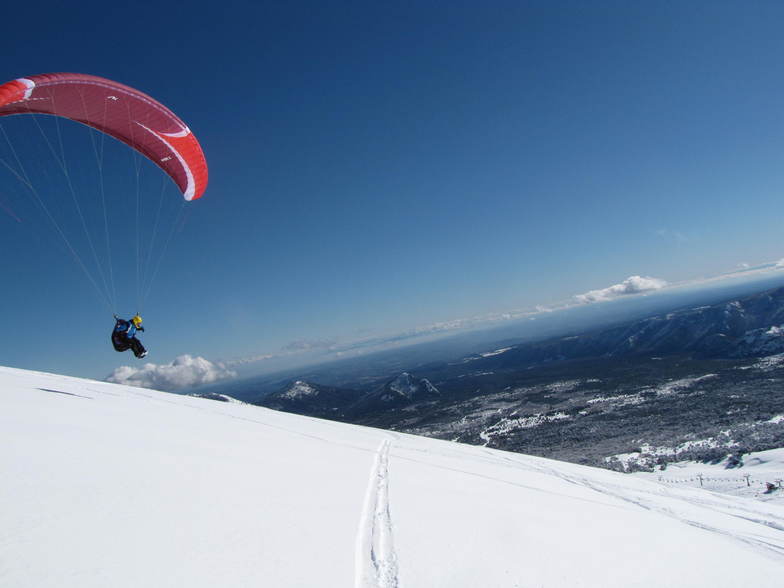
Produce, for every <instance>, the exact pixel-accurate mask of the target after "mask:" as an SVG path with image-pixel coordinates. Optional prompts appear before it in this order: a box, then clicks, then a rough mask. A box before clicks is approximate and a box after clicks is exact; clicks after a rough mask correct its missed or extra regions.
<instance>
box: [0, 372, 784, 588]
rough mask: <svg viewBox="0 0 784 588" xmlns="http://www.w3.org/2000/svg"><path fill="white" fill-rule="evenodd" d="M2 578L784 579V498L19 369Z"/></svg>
mask: <svg viewBox="0 0 784 588" xmlns="http://www.w3.org/2000/svg"><path fill="white" fill-rule="evenodd" d="M0 401H1V402H2V410H0V444H1V445H2V447H3V449H4V450H3V451H2V452H0V472H2V483H0V504H2V507H0V586H9V587H11V586H13V587H14V588H27V587H30V588H32V587H35V588H47V587H58V588H61V587H62V588H67V587H79V588H90V587H102V588H103V587H106V586H112V587H113V588H125V587H138V586H155V587H163V588H166V587H171V588H174V587H181V586H188V588H201V587H210V588H214V586H274V587H287V586H298V587H299V586H302V587H305V586H308V587H309V586H325V587H332V586H334V587H341V588H342V587H351V586H353V587H354V588H392V587H397V588H416V587H426V588H440V587H443V588H446V587H449V588H476V587H478V586H481V587H506V586H509V587H512V586H526V587H527V586H547V587H548V588H551V587H569V588H572V587H576V586H596V587H599V586H601V587H602V588H612V587H624V588H626V587H648V586H650V587H654V586H656V587H659V586H690V587H691V586H706V587H707V586H710V587H711V588H716V587H730V586H732V587H736V586H752V585H770V586H774V585H778V583H779V581H780V578H781V575H782V572H784V507H783V506H781V505H777V504H772V503H768V502H759V501H753V500H749V499H745V498H740V497H736V496H727V495H722V494H718V493H713V492H708V491H705V490H702V489H699V488H689V487H679V486H678V487H676V486H677V485H675V484H665V483H661V482H659V481H658V480H655V479H653V480H649V479H643V478H642V477H636V476H631V475H623V474H618V473H615V472H610V471H606V470H601V469H594V468H588V467H584V466H578V465H574V464H568V463H562V462H557V461H553V460H547V459H542V458H534V457H529V456H525V455H519V454H514V453H507V452H503V451H497V450H491V449H487V448H482V447H472V446H466V445H460V444H456V443H452V442H448V441H439V440H435V439H427V438H420V437H415V436H411V435H403V434H397V433H393V432H389V431H382V430H377V429H371V428H366V427H359V426H352V425H346V424H343V423H335V422H330V421H323V420H318V419H313V418H307V417H301V416H296V415H292V414H286V413H279V412H275V411H271V410H268V409H263V408H259V407H255V406H251V405H247V404H241V403H227V402H217V401H213V400H208V399H203V398H195V397H191V396H179V395H173V394H168V393H163V392H156V391H153V390H148V389H143V388H134V387H130V386H125V385H117V384H110V383H105V382H95V381H89V380H80V379H77V378H70V377H65V376H57V375H51V374H42V373H36V372H27V371H22V370H16V369H12V368H0Z"/></svg>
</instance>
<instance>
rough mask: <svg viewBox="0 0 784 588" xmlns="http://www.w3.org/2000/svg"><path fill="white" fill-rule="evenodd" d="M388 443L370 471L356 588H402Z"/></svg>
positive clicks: (385, 441) (360, 531)
mask: <svg viewBox="0 0 784 588" xmlns="http://www.w3.org/2000/svg"><path fill="white" fill-rule="evenodd" d="M390 447H391V442H390V440H389V439H385V440H384V441H382V442H381V445H379V447H378V449H377V450H376V457H375V460H374V462H373V468H372V469H371V471H370V480H369V481H368V487H367V492H366V494H365V504H364V507H363V509H362V519H361V520H360V523H359V532H358V533H357V544H356V555H355V565H356V570H355V571H356V576H355V582H354V586H355V588H399V587H400V581H399V579H398V569H397V554H396V552H395V545H394V542H393V540H392V516H391V514H390V510H389V448H390Z"/></svg>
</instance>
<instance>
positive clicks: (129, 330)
mask: <svg viewBox="0 0 784 588" xmlns="http://www.w3.org/2000/svg"><path fill="white" fill-rule="evenodd" d="M114 332H115V333H122V334H123V335H125V336H126V337H127V338H128V339H133V336H134V335H136V326H135V325H134V324H133V323H132V322H131V321H124V320H123V319H117V324H116V325H114Z"/></svg>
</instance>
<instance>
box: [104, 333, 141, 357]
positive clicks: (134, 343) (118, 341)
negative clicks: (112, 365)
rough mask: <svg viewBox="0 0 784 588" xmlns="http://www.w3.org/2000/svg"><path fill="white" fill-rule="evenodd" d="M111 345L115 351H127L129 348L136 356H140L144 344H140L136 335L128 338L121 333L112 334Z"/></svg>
mask: <svg viewBox="0 0 784 588" xmlns="http://www.w3.org/2000/svg"><path fill="white" fill-rule="evenodd" d="M112 345H114V350H115V351H128V350H129V349H130V350H132V351H133V354H134V355H135V356H136V357H141V355H142V353H144V345H142V342H141V341H139V340H138V339H137V338H136V337H131V338H130V339H129V338H128V337H126V336H125V335H123V334H122V333H116V334H112Z"/></svg>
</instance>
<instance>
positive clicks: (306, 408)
mask: <svg viewBox="0 0 784 588" xmlns="http://www.w3.org/2000/svg"><path fill="white" fill-rule="evenodd" d="M439 394H440V393H439V391H438V389H437V388H436V387H435V386H433V384H431V383H430V382H429V381H428V380H427V379H426V378H415V377H414V376H412V375H411V374H409V373H408V372H403V373H402V374H400V375H399V376H397V377H396V378H395V379H393V380H391V381H389V382H386V383H385V384H383V385H382V386H379V387H377V388H374V389H372V390H370V391H369V392H362V391H360V390H351V389H345V388H334V387H331V386H323V385H321V384H316V383H309V382H303V381H301V380H297V381H295V382H293V383H292V384H291V385H289V386H287V387H286V388H285V389H283V390H281V391H279V392H276V393H274V394H270V395H268V396H266V397H265V398H263V399H262V400H261V401H259V402H257V403H256V404H258V405H260V406H265V407H267V408H273V409H275V410H284V411H286V412H294V413H297V414H306V415H308V416H317V417H326V418H339V419H341V420H350V419H352V418H356V417H358V416H360V415H363V414H368V413H374V412H378V411H386V410H389V409H392V408H400V407H403V406H406V405H408V404H411V403H413V402H420V401H422V400H425V399H429V398H437V397H438V396H439Z"/></svg>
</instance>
